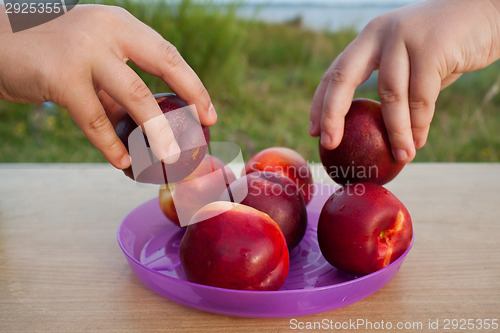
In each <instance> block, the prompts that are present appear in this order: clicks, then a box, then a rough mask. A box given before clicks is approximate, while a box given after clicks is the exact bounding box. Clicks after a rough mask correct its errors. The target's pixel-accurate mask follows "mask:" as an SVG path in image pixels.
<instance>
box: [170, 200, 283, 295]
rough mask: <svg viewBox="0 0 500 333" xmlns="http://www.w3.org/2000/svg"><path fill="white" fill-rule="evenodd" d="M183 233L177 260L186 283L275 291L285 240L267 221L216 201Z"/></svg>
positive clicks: (251, 211) (280, 276) (252, 212)
mask: <svg viewBox="0 0 500 333" xmlns="http://www.w3.org/2000/svg"><path fill="white" fill-rule="evenodd" d="M193 221H197V222H196V223H194V224H190V225H189V226H188V227H187V228H186V233H185V234H184V236H183V238H182V240H181V245H180V248H179V257H180V261H181V264H182V267H183V269H184V272H185V273H186V277H187V279H188V280H189V281H191V282H195V283H200V284H204V285H209V286H213V287H220V288H229V289H240V290H259V291H263V290H278V289H279V288H280V287H281V286H282V285H283V283H284V282H285V279H286V276H287V274H288V269H289V265H290V263H289V254H288V248H287V246H286V241H285V237H284V236H283V233H282V232H281V230H280V228H279V227H278V225H277V224H276V222H274V221H273V220H272V219H271V218H270V217H269V215H267V214H265V213H263V212H261V211H258V210H257V209H254V208H252V207H249V206H245V205H241V204H237V203H232V202H227V201H218V202H213V203H210V204H208V205H206V206H204V207H203V208H201V209H200V210H199V211H198V212H197V213H196V214H195V215H194V216H193Z"/></svg>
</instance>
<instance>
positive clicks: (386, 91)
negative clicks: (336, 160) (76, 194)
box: [309, 0, 500, 161]
mask: <svg viewBox="0 0 500 333" xmlns="http://www.w3.org/2000/svg"><path fill="white" fill-rule="evenodd" d="M499 58H500V1H499V0H476V1H468V0H433V1H424V2H420V3H416V4H414V5H410V6H407V7H403V8H401V9H397V10H395V11H392V12H389V13H387V14H385V15H382V16H379V17H377V18H375V19H374V20H372V21H371V22H370V23H369V24H368V25H367V26H366V27H365V28H364V29H363V31H362V32H361V33H360V34H359V36H358V37H357V38H356V39H355V40H354V41H353V42H352V43H351V44H350V45H349V46H348V47H347V48H346V49H345V50H344V51H343V52H342V53H341V54H340V55H339V56H338V57H337V58H336V59H335V60H334V62H333V63H332V65H331V66H330V68H329V69H328V70H327V72H326V73H325V75H324V76H323V78H322V80H321V82H320V84H319V86H318V88H317V90H316V93H315V95H314V98H313V102H312V106H311V113H310V120H311V123H310V129H309V132H310V134H311V135H312V136H318V135H321V144H322V145H323V147H325V148H327V149H334V148H336V147H337V146H338V145H339V143H340V141H341V140H342V135H343V131H344V118H345V115H346V113H347V112H348V110H349V106H350V105H351V101H352V99H353V96H354V92H355V89H356V88H357V87H358V86H359V85H361V84H362V83H363V82H365V81H366V80H367V79H368V78H369V77H370V75H371V73H372V72H373V71H374V70H377V69H378V71H379V74H378V92H379V97H380V101H381V103H382V113H383V117H384V122H385V125H386V127H387V130H388V133H389V140H390V143H391V147H392V151H393V155H394V157H395V158H396V159H397V160H401V161H410V160H412V159H413V158H414V157H415V150H416V149H419V148H421V147H422V146H424V144H425V142H426V140H427V135H428V132H429V127H430V123H431V120H432V117H433V115H434V108H435V103H436V100H437V98H438V95H439V92H440V90H441V89H443V88H444V87H446V86H448V85H449V84H451V83H452V82H454V81H455V80H456V79H457V78H458V77H459V76H460V75H461V74H462V73H466V72H471V71H474V70H477V69H481V68H484V67H486V66H488V65H489V64H491V63H493V62H494V61H495V60H497V59H499Z"/></svg>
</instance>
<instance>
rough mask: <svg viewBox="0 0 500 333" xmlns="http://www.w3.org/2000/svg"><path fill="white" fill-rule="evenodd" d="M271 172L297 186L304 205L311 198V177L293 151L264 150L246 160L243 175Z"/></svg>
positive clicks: (273, 148)
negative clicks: (254, 172)
mask: <svg viewBox="0 0 500 333" xmlns="http://www.w3.org/2000/svg"><path fill="white" fill-rule="evenodd" d="M253 171H271V172H276V173H279V174H282V175H284V176H286V177H288V178H290V179H291V180H293V182H295V184H297V186H298V187H299V189H300V191H301V193H302V195H303V196H304V200H305V202H306V205H307V204H308V203H309V201H311V198H312V196H313V184H314V182H313V176H312V173H311V169H310V168H309V165H308V164H307V161H306V160H305V159H304V157H302V155H300V154H299V153H298V152H296V151H295V150H293V149H290V148H286V147H271V148H267V149H264V150H262V151H260V152H258V153H257V154H255V155H254V156H252V158H250V160H248V162H247V163H246V165H245V173H247V174H248V173H250V172H253Z"/></svg>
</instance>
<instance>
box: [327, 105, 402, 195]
mask: <svg viewBox="0 0 500 333" xmlns="http://www.w3.org/2000/svg"><path fill="white" fill-rule="evenodd" d="M319 155H320V158H321V162H322V163H323V166H324V167H325V170H326V172H327V173H328V175H329V176H330V177H331V178H332V179H333V180H334V181H335V182H336V183H338V184H341V185H345V184H348V183H356V182H370V183H376V184H379V185H384V184H386V183H388V182H389V181H391V180H392V179H394V177H396V176H397V175H398V173H399V172H400V171H401V169H402V168H403V167H404V166H405V162H400V161H397V160H396V159H395V158H394V157H393V155H392V150H391V146H390V143H389V136H388V134H387V130H386V128H385V125H384V120H383V118H382V108H381V104H380V103H379V102H377V101H373V100H369V99H362V98H359V99H354V100H353V101H352V104H351V107H350V109H349V112H348V113H347V115H346V117H345V128H344V136H343V137H342V141H341V142H340V145H339V146H338V147H337V148H336V149H333V150H327V149H325V148H323V146H321V143H320V146H319Z"/></svg>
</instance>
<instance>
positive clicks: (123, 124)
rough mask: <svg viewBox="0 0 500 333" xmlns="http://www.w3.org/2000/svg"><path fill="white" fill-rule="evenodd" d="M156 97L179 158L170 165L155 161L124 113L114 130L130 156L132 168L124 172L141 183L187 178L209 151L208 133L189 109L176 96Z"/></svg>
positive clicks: (129, 118)
mask: <svg viewBox="0 0 500 333" xmlns="http://www.w3.org/2000/svg"><path fill="white" fill-rule="evenodd" d="M155 98H156V101H157V102H158V105H159V106H160V108H161V110H162V111H163V113H164V114H165V116H166V117H167V119H168V121H169V125H170V127H171V128H172V131H173V133H174V137H175V139H176V141H177V143H178V145H179V147H180V149H181V154H180V157H179V159H178V160H177V162H175V163H173V164H165V163H162V162H161V161H159V160H158V159H156V158H155V157H154V156H153V154H152V153H151V151H149V149H150V148H149V143H148V141H147V137H146V135H143V134H141V133H140V129H138V126H137V124H136V123H135V122H134V120H133V119H132V118H131V117H130V116H129V115H128V113H126V114H125V115H124V116H123V118H122V119H121V120H120V121H119V122H118V123H117V125H116V127H115V131H116V133H117V135H118V137H119V138H120V140H121V141H122V142H123V144H124V145H125V147H126V148H127V150H128V151H129V153H130V155H131V157H132V165H131V166H130V167H129V168H128V169H125V170H124V172H125V174H126V175H127V176H129V177H130V178H132V179H133V180H136V181H138V182H142V183H151V184H160V185H161V184H166V183H175V182H178V181H180V180H182V179H184V178H185V177H186V176H188V175H189V174H190V173H191V172H193V171H194V170H195V169H196V167H198V165H199V164H200V163H201V161H202V160H203V157H204V156H205V154H206V152H207V150H208V144H209V142H210V131H209V128H208V127H206V126H203V125H201V124H200V123H199V121H198V119H195V117H194V116H193V113H192V110H190V109H189V106H188V105H187V104H186V102H184V101H183V100H182V99H180V98H179V97H178V96H177V95H175V94H168V93H165V94H156V95H155ZM146 134H147V133H146Z"/></svg>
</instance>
